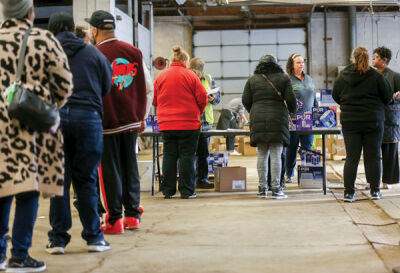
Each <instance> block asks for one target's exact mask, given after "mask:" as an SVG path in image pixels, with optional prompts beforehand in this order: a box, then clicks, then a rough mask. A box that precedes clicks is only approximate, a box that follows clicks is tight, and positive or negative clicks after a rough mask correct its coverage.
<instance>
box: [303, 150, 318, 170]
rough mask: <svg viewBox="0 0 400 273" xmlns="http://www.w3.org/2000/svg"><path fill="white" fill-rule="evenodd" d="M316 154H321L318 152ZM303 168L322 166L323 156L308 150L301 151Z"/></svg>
mask: <svg viewBox="0 0 400 273" xmlns="http://www.w3.org/2000/svg"><path fill="white" fill-rule="evenodd" d="M316 152H319V153H320V151H318V150H316ZM300 158H301V166H303V167H311V166H322V162H321V156H320V155H318V154H314V153H313V152H310V151H307V150H301V152H300Z"/></svg>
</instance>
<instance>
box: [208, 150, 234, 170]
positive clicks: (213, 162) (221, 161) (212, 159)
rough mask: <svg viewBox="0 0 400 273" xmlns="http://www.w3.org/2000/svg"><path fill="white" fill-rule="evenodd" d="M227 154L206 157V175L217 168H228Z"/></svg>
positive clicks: (214, 154)
mask: <svg viewBox="0 0 400 273" xmlns="http://www.w3.org/2000/svg"><path fill="white" fill-rule="evenodd" d="M228 159H229V153H228V152H214V153H213V154H210V155H209V156H208V173H214V169H215V168H217V167H228Z"/></svg>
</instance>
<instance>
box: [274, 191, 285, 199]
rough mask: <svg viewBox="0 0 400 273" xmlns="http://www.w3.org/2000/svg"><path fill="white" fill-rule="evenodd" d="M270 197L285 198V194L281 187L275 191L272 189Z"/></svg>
mask: <svg viewBox="0 0 400 273" xmlns="http://www.w3.org/2000/svg"><path fill="white" fill-rule="evenodd" d="M272 198H274V199H285V198H287V195H286V194H284V193H283V191H282V189H279V190H277V191H272Z"/></svg>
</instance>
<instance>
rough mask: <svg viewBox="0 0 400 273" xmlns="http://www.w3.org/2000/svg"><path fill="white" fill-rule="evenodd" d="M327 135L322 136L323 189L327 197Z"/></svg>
mask: <svg viewBox="0 0 400 273" xmlns="http://www.w3.org/2000/svg"><path fill="white" fill-rule="evenodd" d="M325 148H326V147H325V135H324V134H322V188H323V190H324V195H326V150H325Z"/></svg>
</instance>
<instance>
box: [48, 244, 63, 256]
mask: <svg viewBox="0 0 400 273" xmlns="http://www.w3.org/2000/svg"><path fill="white" fill-rule="evenodd" d="M64 251H65V250H64V247H62V246H59V245H56V244H54V243H52V242H49V243H48V244H47V246H46V252H47V253H49V254H64Z"/></svg>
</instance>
